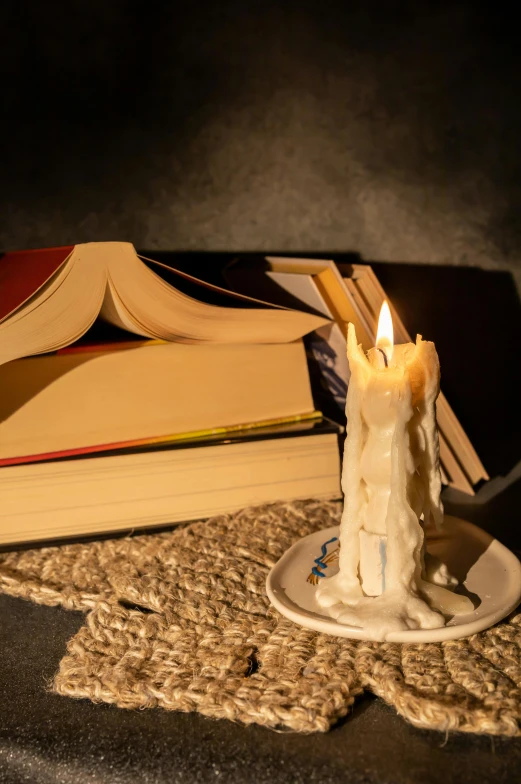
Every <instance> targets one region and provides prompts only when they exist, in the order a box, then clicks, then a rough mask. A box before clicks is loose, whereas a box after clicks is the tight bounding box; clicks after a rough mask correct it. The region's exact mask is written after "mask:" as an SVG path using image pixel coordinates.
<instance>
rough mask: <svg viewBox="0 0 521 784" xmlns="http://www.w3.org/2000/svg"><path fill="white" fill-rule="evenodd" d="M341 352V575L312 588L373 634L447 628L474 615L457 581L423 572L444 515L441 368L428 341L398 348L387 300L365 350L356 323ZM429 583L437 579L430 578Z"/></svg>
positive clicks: (325, 603)
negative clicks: (344, 372) (346, 373)
mask: <svg viewBox="0 0 521 784" xmlns="http://www.w3.org/2000/svg"><path fill="white" fill-rule="evenodd" d="M347 356H348V359H349V365H350V369H351V378H350V381H349V389H348V393H347V404H346V414H347V430H348V433H347V437H346V442H345V448H344V465H343V471H342V489H343V491H344V495H345V501H344V512H343V515H342V522H341V526H340V557H339V572H338V574H337V575H335V576H334V577H331V578H329V579H325V580H323V581H322V582H321V584H320V586H319V587H318V588H317V593H316V597H317V601H318V603H319V604H320V605H321V606H322V607H325V608H327V609H328V612H329V613H330V615H332V616H333V617H334V618H336V619H337V621H338V622H339V623H345V624H352V625H355V626H362V627H364V628H365V629H367V630H368V631H370V633H371V636H373V637H374V638H375V639H381V640H383V639H385V637H386V636H387V634H388V633H390V632H393V631H401V630H406V629H418V628H422V629H430V628H436V627H440V626H443V625H444V624H445V616H447V615H454V614H456V613H458V614H459V613H464V612H471V611H472V609H473V607H472V603H471V602H470V600H469V599H468V598H467V597H464V596H459V595H455V594H454V593H451V591H450V590H447V587H445V586H450V587H451V588H452V587H454V580H453V579H451V578H450V576H449V575H448V574H447V573H446V570H441V571H440V570H439V571H438V575H437V577H436V578H435V580H436V583H440V582H442V583H444V585H443V584H442V585H440V584H434V582H431V581H429V579H428V576H427V574H426V570H425V552H424V526H425V525H427V524H431V523H432V524H434V525H435V526H437V527H439V526H440V525H441V524H442V521H443V506H442V504H441V501H440V492H441V479H440V465H439V444H438V431H437V427H436V413H435V403H436V398H437V396H438V392H439V381H440V371H439V362H438V355H437V353H436V348H435V346H434V343H430V342H428V341H424V340H422V338H421V336H418V337H417V340H416V343H415V344H414V343H407V344H404V345H398V346H394V344H393V331H392V319H391V314H390V311H389V307H388V305H387V303H384V305H383V307H382V311H381V313H380V320H379V326H378V333H377V340H376V346H375V348H373V349H371V350H370V351H369V352H368V354H367V356H366V354H365V353H364V351H363V350H362V348H361V346H359V345H358V344H357V341H356V333H355V329H354V327H353V325H352V324H350V325H349V329H348V340H347ZM431 579H433V578H431Z"/></svg>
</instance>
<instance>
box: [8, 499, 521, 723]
mask: <svg viewBox="0 0 521 784" xmlns="http://www.w3.org/2000/svg"><path fill="white" fill-rule="evenodd" d="M340 514H341V504H340V503H339V502H333V501H329V502H324V501H321V502H318V501H301V502H294V503H291V504H273V505H269V506H262V507H256V508H249V509H245V510H243V511H241V512H239V513H237V514H233V515H223V516H219V517H214V518H212V519H210V520H208V521H206V522H201V523H194V524H192V525H189V526H186V527H181V528H177V529H175V530H174V531H172V532H168V533H159V534H154V535H146V536H136V537H127V538H123V539H113V540H107V541H101V542H93V543H88V544H73V545H65V546H62V547H47V548H42V549H37V550H30V551H25V552H13V553H7V554H0V591H3V592H5V593H8V594H11V595H12V596H19V597H22V598H25V599H30V600H32V601H34V602H38V603H41V604H48V605H61V606H63V607H65V608H67V609H71V610H83V611H86V612H87V616H86V622H85V625H84V626H83V627H82V628H81V629H80V631H79V632H78V633H77V634H76V635H75V636H74V637H73V639H72V640H71V641H70V642H69V645H68V651H67V654H66V655H65V656H64V658H63V659H62V661H61V663H60V667H59V670H58V673H57V675H56V677H55V679H54V683H53V689H54V690H55V691H56V692H58V693H59V694H63V695H67V696H69V697H80V698H89V699H91V700H94V701H98V702H107V703H113V704H115V705H118V706H119V707H122V708H148V707H156V706H161V707H163V708H166V709H169V710H181V711H198V712H200V713H202V714H204V715H206V716H212V717H215V718H228V719H231V720H237V721H242V722H244V723H247V724H249V723H257V724H262V725H264V726H267V727H274V728H289V729H291V730H293V731H297V732H314V731H322V732H323V731H326V730H328V729H329V728H330V726H331V725H332V724H334V723H335V722H336V721H338V719H339V718H341V717H342V716H344V715H346V714H347V713H348V711H349V709H350V706H351V705H352V704H353V702H354V700H355V698H356V696H357V695H358V694H361V693H362V692H363V690H364V689H369V690H371V691H372V692H374V693H375V694H377V695H379V696H380V697H382V698H383V699H384V700H385V701H386V702H388V703H389V704H390V705H393V706H394V707H395V708H396V710H397V711H398V712H399V713H400V714H401V715H402V716H403V717H404V718H406V719H407V720H408V721H410V722H412V723H413V724H414V725H416V726H417V727H425V728H429V729H437V730H443V731H448V730H460V731H465V732H478V733H491V734H503V735H520V734H521V688H520V685H521V614H517V615H516V614H514V615H513V616H511V617H510V618H509V619H508V620H507V621H506V622H503V623H501V624H498V625H497V626H495V627H493V628H492V629H489V630H488V631H486V632H482V633H480V634H477V635H474V636H472V637H470V638H468V639H466V640H458V641H448V642H445V643H431V644H415V645H412V644H408V645H399V644H392V643H367V642H359V641H355V640H346V639H341V638H336V637H331V636H329V635H325V634H319V633H317V632H313V631H309V630H307V629H302V628H300V627H298V626H296V625H295V624H293V623H291V622H290V621H288V620H286V619H285V618H282V617H281V616H280V615H279V614H278V613H277V611H276V610H274V609H273V608H272V607H271V605H270V604H269V602H268V599H267V596H266V592H265V581H266V576H267V574H268V571H269V569H270V568H271V567H272V566H273V565H274V564H275V563H276V562H277V560H278V559H279V558H280V556H281V555H282V554H283V553H284V552H285V551H286V550H287V548H288V547H290V545H291V544H293V542H295V541H296V540H298V539H299V538H301V537H303V536H306V535H307V534H309V533H312V532H313V531H316V530H320V529H322V528H327V527H329V526H330V525H334V524H337V523H338V522H339V520H340Z"/></svg>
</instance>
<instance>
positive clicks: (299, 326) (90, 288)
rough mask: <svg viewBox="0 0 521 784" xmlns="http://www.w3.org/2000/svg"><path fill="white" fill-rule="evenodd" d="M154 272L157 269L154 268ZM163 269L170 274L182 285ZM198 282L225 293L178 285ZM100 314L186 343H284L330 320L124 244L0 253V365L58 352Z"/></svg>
mask: <svg viewBox="0 0 521 784" xmlns="http://www.w3.org/2000/svg"><path fill="white" fill-rule="evenodd" d="M154 270H155V271H154ZM161 273H166V274H168V275H169V276H173V277H174V278H175V279H177V281H178V283H179V288H177V287H176V286H175V285H170V284H169V283H168V282H166V280H164V279H163V277H161ZM186 283H188V284H191V285H192V287H193V286H194V285H199V286H200V289H199V290H200V291H201V296H204V292H205V290H210V291H211V293H212V294H213V295H219V296H221V297H224V298H226V301H227V302H228V303H229V305H230V306H229V307H223V306H222V305H214V304H209V303H208V302H202V301H200V300H198V299H195V298H194V297H193V296H189V295H187V294H185V293H183V291H182V290H180V289H181V288H182V287H183V285H184V284H186ZM98 315H100V316H101V317H102V318H103V319H105V320H106V321H108V322H110V323H111V324H113V325H115V326H117V327H119V328H122V329H125V330H128V331H130V332H133V333H135V334H136V335H141V336H143V337H147V338H160V339H164V340H169V341H176V342H184V343H248V344H252V343H287V342H290V341H292V340H296V339H297V338H300V337H302V336H303V335H305V334H306V333H308V332H311V331H312V330H314V329H317V328H319V327H321V326H323V325H324V324H325V323H327V320H326V319H324V318H322V317H320V316H315V315H313V314H309V313H302V312H299V311H291V310H288V309H284V308H273V307H269V306H267V305H266V303H263V302H261V301H255V300H252V298H248V297H240V296H238V295H233V294H231V293H230V292H226V291H225V290H219V289H218V288H217V287H215V286H210V285H208V284H203V283H201V282H200V281H197V280H195V279H194V278H192V277H191V276H190V275H187V274H186V273H177V274H176V272H175V270H168V269H167V268H165V267H164V265H162V264H160V263H159V262H154V261H152V260H147V261H146V262H145V260H143V259H140V258H139V256H138V255H137V253H136V251H135V249H134V247H133V246H132V245H131V244H130V243H126V242H92V243H86V244H84V245H76V246H74V247H66V248H54V249H48V250H41V251H29V252H19V253H7V254H5V255H4V256H3V257H2V258H0V364H3V363H4V362H8V361H9V360H12V359H17V358H19V357H23V356H29V355H32V354H41V353H45V352H50V351H56V350H57V349H60V348H62V347H64V346H67V345H69V344H71V343H74V342H75V341H76V340H78V339H79V338H80V337H81V336H82V335H83V334H84V333H85V332H86V331H87V330H88V329H89V327H90V326H91V325H92V324H93V322H94V321H95V319H96V318H97V317H98Z"/></svg>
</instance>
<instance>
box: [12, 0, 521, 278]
mask: <svg viewBox="0 0 521 784" xmlns="http://www.w3.org/2000/svg"><path fill="white" fill-rule="evenodd" d="M398 9H399V10H398ZM484 9H485V6H484V5H483V4H480V3H473V2H460V3H450V4H449V3H439V2H425V1H419V2H410V3H401V4H396V3H388V2H377V3H376V2H354V3H350V2H347V0H346V2H343V3H327V2H326V3H319V2H314V3H312V2H307V1H306V0H300V1H299V2H293V0H287V1H284V0H279V2H278V3H273V2H271V1H270V0H262V2H260V1H259V0H249V1H248V2H246V0H243V2H219V1H218V0H216V2H214V3H211V2H206V3H197V2H183V3H179V2H178V3H176V2H170V3H161V2H158V3H157V2H156V3H155V2H148V3H132V2H127V1H125V0H115V1H114V2H111V1H110V0H89V2H79V0H72V1H71V2H68V3H67V4H61V3H59V4H57V3H52V2H50V3H27V2H21V1H20V0H17V2H11V0H7V2H6V0H4V2H3V3H2V6H1V10H0V13H1V17H2V18H1V22H2V24H1V29H2V37H3V43H2V48H1V56H2V60H3V63H4V71H5V73H4V76H3V81H2V84H3V87H2V89H3V91H4V99H3V105H4V108H5V109H6V110H7V121H6V122H3V123H2V128H1V133H2V151H3V153H2V158H3V167H4V173H3V176H2V196H1V201H2V204H1V205H0V246H1V247H3V248H6V249H7V248H14V247H23V246H38V245H46V244H56V243H67V242H75V241H76V242H77V241H87V240H96V239H98V240H99V239H109V238H110V239H129V240H131V241H133V242H134V243H135V244H136V245H138V246H140V247H149V248H168V249H181V248H191V249H195V248H197V249H214V250H216V249H234V250H239V249H243V250H247V249H278V250H290V251H294V250H299V249H301V250H308V251H317V252H319V251H320V252H324V251H326V250H333V249H336V250H344V251H345V250H355V251H358V252H360V253H361V254H362V255H363V256H364V257H365V258H368V259H373V260H374V259H381V260H386V261H392V260H400V261H419V262H426V263H428V262H431V263H460V264H480V265H484V266H492V267H494V266H495V267H497V266H499V267H508V268H514V267H515V266H516V263H517V260H518V259H519V258H520V257H521V229H520V224H519V217H518V208H519V203H520V195H521V165H520V152H519V148H520V139H521V118H520V109H519V96H518V92H519V91H518V78H519V62H520V56H519V54H518V51H517V50H518V45H517V39H516V36H517V28H516V27H515V25H514V24H513V21H512V20H509V19H508V18H506V17H505V16H504V14H500V13H499V12H497V11H495V10H494V9H493V8H492V9H489V10H484Z"/></svg>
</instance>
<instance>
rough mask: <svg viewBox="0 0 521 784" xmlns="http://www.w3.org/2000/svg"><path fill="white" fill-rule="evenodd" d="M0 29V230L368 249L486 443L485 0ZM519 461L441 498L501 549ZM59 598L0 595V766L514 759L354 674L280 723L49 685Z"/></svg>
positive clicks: (309, 773) (515, 345) (25, 243)
mask: <svg viewBox="0 0 521 784" xmlns="http://www.w3.org/2000/svg"><path fill="white" fill-rule="evenodd" d="M0 32H1V36H2V45H1V47H0V60H1V63H2V72H1V79H0V90H1V108H2V120H1V122H0V144H1V151H2V152H1V156H0V160H1V167H2V171H1V173H0V249H3V250H9V249H14V248H24V247H39V246H45V245H57V244H68V243H77V242H86V241H93V240H117V239H120V240H129V241H131V242H133V243H134V244H135V245H136V247H138V248H141V249H146V248H149V249H151V250H153V249H161V250H170V251H176V250H177V251H183V250H190V251H196V250H198V251H223V252H226V253H232V252H237V251H271V252H282V251H285V252H289V253H294V254H298V253H299V252H308V253H310V254H316V255H317V256H322V257H324V256H325V255H327V254H328V253H332V252H334V251H336V252H339V253H348V252H354V253H358V254H360V256H361V257H362V258H363V259H364V260H367V261H371V262H384V263H387V262H394V264H390V265H388V266H386V267H385V268H384V267H381V268H379V270H378V274H379V275H381V276H382V280H383V281H384V284H385V285H386V286H388V287H389V290H390V291H391V293H392V297H393V300H395V301H396V304H397V306H398V307H399V309H400V311H401V312H402V314H403V315H404V317H405V320H406V323H407V325H408V327H409V329H410V330H411V331H413V332H414V331H415V330H416V329H418V330H420V331H423V332H424V335H425V337H431V338H433V339H435V341H436V343H437V346H438V348H439V351H440V356H441V360H442V368H443V373H444V376H443V377H444V387H445V391H446V392H447V396H448V397H449V400H450V401H451V403H452V404H453V406H454V408H455V409H456V412H457V414H458V416H459V417H460V419H461V420H462V422H463V424H464V425H465V426H466V427H467V428H468V429H469V432H471V434H472V437H473V439H474V441H475V442H476V444H477V445H478V446H479V451H480V453H481V455H482V457H483V459H484V461H485V463H487V458H488V466H489V467H490V469H491V472H493V471H495V469H496V468H497V470H498V471H500V472H501V473H507V472H508V471H509V470H510V469H511V467H512V466H513V465H514V463H515V462H516V457H518V454H517V453H516V449H517V444H518V442H519V411H517V409H518V407H519V406H518V402H517V401H518V397H519V395H518V388H519V387H518V385H517V380H516V378H515V376H516V370H517V364H518V357H519V351H520V349H519V344H520V341H521V338H519V337H518V334H519V326H520V320H519V300H518V297H517V293H516V288H515V286H514V280H515V281H517V283H518V285H519V284H520V283H521V267H520V259H521V224H520V221H519V205H520V203H521V199H520V197H521V153H520V149H521V117H520V100H519V83H520V79H519V77H520V67H519V66H520V61H521V54H520V47H519V40H518V39H519V28H518V26H517V25H516V24H515V23H514V19H513V18H510V17H509V15H508V12H507V11H505V9H504V8H502V7H501V6H500V4H496V5H495V6H492V4H488V5H487V4H484V3H480V2H470V1H469V2H454V3H446V2H434V1H433V2H427V0H418V2H409V3H391V2H386V1H385V0H382V2H348V0H345V2H343V3H339V2H331V3H328V2H321V3H320V2H309V0H300V1H299V2H294V0H279V2H278V3H276V2H272V1H271V0H263V2H260V1H259V0H249V2H248V0H243V2H236V1H234V2H219V0H216V1H215V2H214V3H212V2H209V1H208V2H169V3H166V2H152V1H151V0H148V2H129V1H126V0H113V1H112V0H89V1H87V0H83V1H80V0H71V1H70V2H68V3H63V2H59V3H57V2H52V1H51V2H45V3H43V2H38V1H37V0H36V1H34V2H27V1H22V0H17V2H13V1H12V0H3V2H2V3H1V4H0ZM217 258H222V257H217V256H212V257H210V258H209V259H207V262H210V261H212V260H216V259H217ZM397 263H398V264H397ZM403 263H407V264H408V265H409V266H407V267H403V266H402V264H403ZM425 264H427V265H434V266H431V267H430V268H429V269H428V270H420V268H419V267H418V266H417V265H425ZM455 265H456V266H458V267H459V269H457V270H454V269H451V268H452V267H453V266H455ZM467 267H481V268H485V269H486V270H489V271H488V272H482V271H481V270H479V269H463V268H467ZM512 273H513V276H514V278H512ZM463 314H466V315H465V316H463ZM498 347H499V349H498ZM491 460H492V463H491ZM519 477H520V471H519V469H517V473H516V470H514V471H513V473H512V474H511V476H510V479H508V480H499V483H498V481H496V482H491V483H489V484H488V485H486V486H485V487H484V488H483V491H481V492H480V493H478V497H477V499H475V501H474V502H471V503H469V502H468V501H464V499H462V498H461V497H460V498H458V497H457V496H456V497H455V496H454V494H453V495H452V496H451V495H450V493H449V494H448V495H447V496H446V499H445V503H446V508H447V510H448V511H449V512H455V513H459V514H461V515H462V516H464V517H466V518H467V519H471V520H474V521H475V522H478V523H479V524H480V525H483V526H484V527H486V528H488V529H489V530H491V531H492V532H493V533H495V534H496V535H497V536H498V537H499V538H501V539H502V540H503V541H504V542H505V543H506V544H507V545H509V546H510V547H512V548H513V549H514V550H516V551H519V550H520V548H521V540H520V535H519V530H520V529H519V512H518V510H519V507H520V500H521V479H520V478H519ZM81 623H82V619H81V617H80V616H76V615H72V614H70V613H66V612H65V611H63V610H59V609H49V608H41V607H36V606H34V605H30V604H27V603H24V602H21V601H19V600H14V599H9V598H7V597H0V636H1V638H2V643H1V652H0V694H1V695H2V700H1V705H0V781H1V782H2V784H3V782H4V781H5V782H6V784H7V783H9V784H19V782H22V781H23V782H30V783H31V784H32V782H35V783H36V782H38V784H39V783H40V782H44V783H45V784H51V783H54V782H55V781H63V782H67V784H68V783H69V782H78V784H80V783H81V784H83V783H84V782H85V783H86V784H87V783H88V782H95V781H96V782H97V781H103V782H104V784H105V782H107V784H109V783H110V784H112V782H114V784H117V783H119V782H127V781H128V782H134V781H135V782H138V781H139V782H145V781H146V782H158V784H159V782H167V781H176V782H177V781H183V782H190V783H191V782H199V781H205V782H206V781H221V782H235V781H237V782H241V781H252V782H264V781H267V782H268V781H269V782H273V784H278V783H279V782H301V781H302V782H304V781H305V782H310V781H321V782H342V781H350V782H351V781H352V782H375V784H380V782H385V783H387V782H389V783H391V782H404V784H409V782H414V783H416V782H420V781H422V782H433V783H435V782H438V781H440V780H443V781H446V782H449V781H455V782H480V784H483V783H484V782H487V783H488V782H499V781H501V782H503V781H504V782H510V781H515V780H519V779H520V778H521V746H520V742H519V741H518V740H508V739H502V740H501V739H497V740H495V741H493V740H491V739H490V738H486V737H485V738H476V737H469V736H464V737H462V736H457V735H455V734H451V735H450V737H448V738H445V737H444V736H442V735H439V734H438V733H434V732H425V731H421V730H416V729H414V728H412V727H411V726H409V725H407V724H405V722H403V721H402V720H401V719H400V718H399V717H397V716H396V715H395V714H394V712H393V711H392V710H391V709H389V708H387V707H386V706H385V705H384V704H383V703H382V702H381V701H380V700H376V699H373V698H366V699H365V700H364V701H362V702H360V704H359V705H358V707H357V708H356V709H355V712H354V715H353V716H352V717H350V718H348V719H347V720H346V721H344V722H343V723H342V725H341V726H340V727H339V728H338V729H336V730H334V731H333V732H331V733H329V734H328V735H327V736H325V737H322V736H313V737H311V738H305V737H304V738H303V737H299V736H294V735H284V736H283V735H279V734H276V733H273V732H269V731H267V730H264V729H262V728H259V727H251V728H246V729H245V728H242V727H240V726H236V725H233V724H230V723H229V722H226V721H220V722H212V721H209V720H206V719H203V718H202V717H200V716H196V715H188V716H185V715H182V714H168V713H166V712H163V711H144V712H122V711H117V710H115V709H112V708H110V707H109V706H106V705H101V706H98V705H93V704H91V703H89V702H85V701H81V702H78V703H76V702H74V701H72V700H66V699H65V698H59V697H55V696H53V695H50V694H48V693H47V692H46V691H45V685H46V683H48V682H49V679H50V678H51V677H52V674H53V672H54V671H55V669H56V668H57V665H58V662H59V660H60V658H61V657H62V655H63V653H64V650H65V645H66V641H67V640H68V639H69V638H70V637H71V636H72V634H73V633H74V631H75V629H76V628H77V627H78V626H79V624H81Z"/></svg>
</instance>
